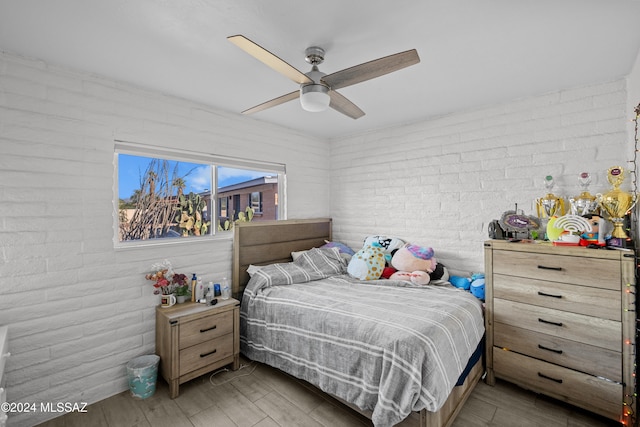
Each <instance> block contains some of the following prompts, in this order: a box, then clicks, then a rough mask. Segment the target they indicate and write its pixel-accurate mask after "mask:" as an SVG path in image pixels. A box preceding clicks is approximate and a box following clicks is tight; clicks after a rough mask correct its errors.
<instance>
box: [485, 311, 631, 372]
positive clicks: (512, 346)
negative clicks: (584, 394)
mask: <svg viewBox="0 0 640 427" xmlns="http://www.w3.org/2000/svg"><path fill="white" fill-rule="evenodd" d="M493 343H494V345H495V346H496V347H500V348H506V349H508V350H511V351H515V352H517V353H520V354H525V355H528V356H531V357H534V358H536V359H541V360H544V361H547V362H551V363H555V364H558V365H561V366H564V367H567V368H572V369H575V370H577V371H582V372H585V373H587V374H591V375H595V376H599V377H603V378H608V379H610V380H612V381H617V382H622V363H620V360H621V359H620V358H621V356H622V355H621V354H620V353H619V352H616V351H612V350H607V349H604V348H601V347H595V346H592V345H588V344H582V343H579V342H576V341H571V340H567V339H563V338H558V337H555V336H551V335H547V334H542V333H540V332H533V331H530V330H527V329H522V328H517V327H514V326H510V325H504V324H502V323H496V325H495V327H494V336H493Z"/></svg>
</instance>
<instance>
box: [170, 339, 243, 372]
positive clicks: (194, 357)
mask: <svg viewBox="0 0 640 427" xmlns="http://www.w3.org/2000/svg"><path fill="white" fill-rule="evenodd" d="M229 356H233V334H227V335H223V336H221V337H218V338H214V339H212V340H209V341H206V342H203V343H201V344H197V345H194V346H191V347H188V348H185V349H184V350H180V375H181V376H182V375H184V374H187V373H189V372H191V371H195V370H196V369H200V368H202V367H205V366H207V365H209V364H211V363H215V362H217V361H219V360H222V359H224V358H227V357H229Z"/></svg>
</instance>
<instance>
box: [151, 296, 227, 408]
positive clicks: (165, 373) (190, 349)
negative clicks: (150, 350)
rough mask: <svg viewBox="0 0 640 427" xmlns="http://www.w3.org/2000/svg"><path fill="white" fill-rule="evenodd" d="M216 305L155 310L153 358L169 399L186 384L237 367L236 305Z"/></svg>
mask: <svg viewBox="0 0 640 427" xmlns="http://www.w3.org/2000/svg"><path fill="white" fill-rule="evenodd" d="M218 301H219V302H218V303H217V304H216V305H214V306H207V305H205V304H200V303H194V302H188V303H184V304H176V305H174V306H173V307H169V308H163V307H157V308H156V354H157V355H158V356H160V374H161V375H162V377H163V378H164V379H165V380H166V381H167V383H168V384H169V395H170V397H171V398H172V399H174V398H176V397H178V393H179V386H180V384H182V383H184V382H186V381H189V380H192V379H193V378H196V377H199V376H200V375H203V374H206V373H208V372H211V371H213V370H215V369H218V368H221V367H223V366H225V365H229V364H231V368H232V369H233V370H234V371H235V370H236V369H238V367H239V364H240V302H239V301H238V300H235V299H233V298H231V299H228V300H220V299H218Z"/></svg>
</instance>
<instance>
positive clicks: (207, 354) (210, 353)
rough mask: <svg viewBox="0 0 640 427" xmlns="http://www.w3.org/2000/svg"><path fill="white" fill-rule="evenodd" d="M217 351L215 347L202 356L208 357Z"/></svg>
mask: <svg viewBox="0 0 640 427" xmlns="http://www.w3.org/2000/svg"><path fill="white" fill-rule="evenodd" d="M216 351H218V350H217V349H214V350H213V351H210V352H209V353H205V354H201V355H200V357H207V356H211V355H212V354H213V353H215V352H216Z"/></svg>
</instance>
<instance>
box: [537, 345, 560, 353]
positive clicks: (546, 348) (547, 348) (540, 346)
mask: <svg viewBox="0 0 640 427" xmlns="http://www.w3.org/2000/svg"><path fill="white" fill-rule="evenodd" d="M538 348H539V349H540V350H547V351H552V352H554V353H557V354H562V350H554V349H553V348H549V347H545V346H543V345H540V344H538Z"/></svg>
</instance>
